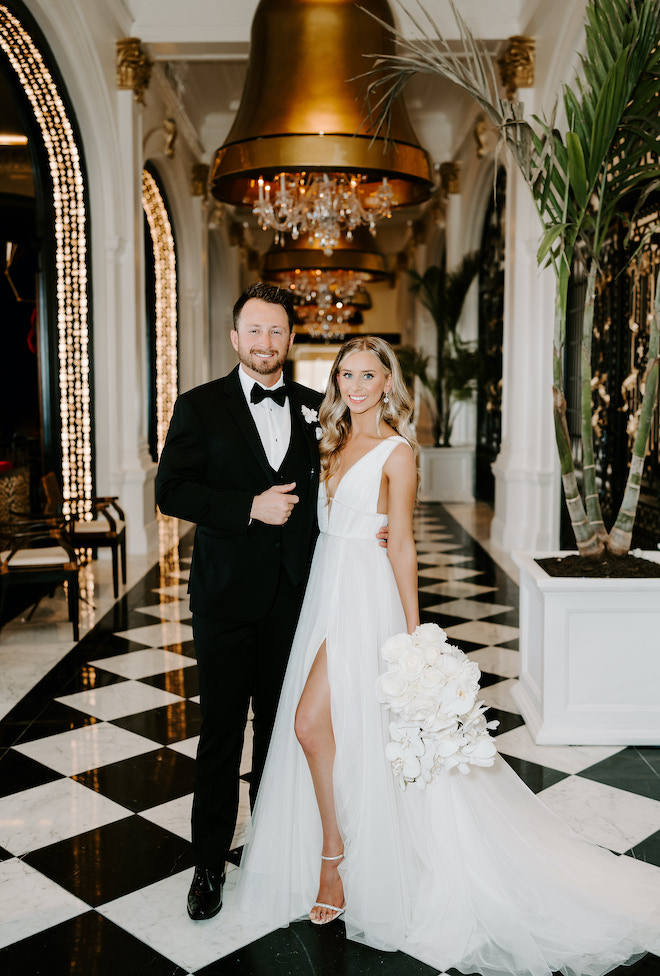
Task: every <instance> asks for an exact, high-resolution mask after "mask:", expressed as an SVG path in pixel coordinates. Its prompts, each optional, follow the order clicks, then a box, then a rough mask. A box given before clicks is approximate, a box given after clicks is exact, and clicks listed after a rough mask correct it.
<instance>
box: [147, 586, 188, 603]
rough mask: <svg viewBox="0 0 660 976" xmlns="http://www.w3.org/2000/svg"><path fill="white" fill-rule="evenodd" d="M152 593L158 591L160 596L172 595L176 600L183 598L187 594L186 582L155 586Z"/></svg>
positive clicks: (185, 597)
mask: <svg viewBox="0 0 660 976" xmlns="http://www.w3.org/2000/svg"><path fill="white" fill-rule="evenodd" d="M151 592H152V593H160V594H161V595H162V596H172V597H175V598H176V599H178V600H185V599H187V596H188V584H187V583H170V585H169V586H156V587H155V588H154V589H153V590H152V591H151Z"/></svg>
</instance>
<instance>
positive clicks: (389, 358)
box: [319, 336, 419, 479]
mask: <svg viewBox="0 0 660 976" xmlns="http://www.w3.org/2000/svg"><path fill="white" fill-rule="evenodd" d="M354 352H372V353H373V354H374V356H376V358H377V359H378V361H379V362H380V364H381V366H382V367H383V370H384V372H385V374H386V375H387V376H391V377H392V389H391V390H389V392H388V393H387V399H388V401H389V402H388V403H386V402H385V400H384V399H381V401H380V403H379V404H378V419H377V425H376V429H377V430H379V429H380V424H381V421H384V422H385V423H386V424H389V426H390V427H393V428H394V430H395V431H396V432H397V434H400V435H401V437H405V439H406V440H407V441H408V443H409V444H410V446H411V447H412V449H413V451H414V452H415V458H417V454H418V451H419V446H418V444H417V439H416V437H415V428H414V427H413V425H412V423H411V417H412V412H413V404H412V400H411V399H410V396H409V395H408V390H407V389H406V384H405V383H404V382H403V375H402V373H401V367H400V366H399V360H398V359H397V358H396V354H395V352H394V350H393V349H392V347H391V346H390V344H389V343H388V342H385V340H384V339H379V338H378V336H355V337H354V338H353V339H349V340H348V342H345V343H344V345H343V346H342V347H341V349H340V350H339V353H338V354H337V358H336V359H335V361H334V363H333V364H332V369H331V371H330V379H329V380H328V387H327V389H326V391H325V397H324V398H323V402H322V404H321V406H320V408H319V421H320V423H321V427H322V429H323V437H322V438H321V441H320V443H319V452H320V455H321V476H322V478H324V479H327V478H329V477H330V476H331V475H332V473H333V471H334V470H335V469H336V467H337V464H338V463H339V452H340V451H341V449H342V447H343V446H344V444H345V443H346V440H347V438H348V435H349V433H350V429H351V413H350V410H349V409H348V407H347V406H346V404H345V403H344V401H343V400H342V398H341V393H340V392H339V384H338V382H337V376H338V374H339V370H340V369H341V364H342V363H343V361H344V360H345V359H346V358H347V357H348V356H350V355H352V354H353V353H354Z"/></svg>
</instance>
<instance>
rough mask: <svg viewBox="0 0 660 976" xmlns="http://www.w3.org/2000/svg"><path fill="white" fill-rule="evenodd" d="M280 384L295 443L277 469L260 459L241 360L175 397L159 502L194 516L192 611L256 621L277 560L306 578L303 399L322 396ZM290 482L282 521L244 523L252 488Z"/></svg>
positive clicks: (310, 431)
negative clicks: (290, 507) (290, 500)
mask: <svg viewBox="0 0 660 976" xmlns="http://www.w3.org/2000/svg"><path fill="white" fill-rule="evenodd" d="M287 392H288V400H287V405H288V408H289V409H290V410H291V445H292V446H291V448H290V450H289V455H287V459H288V460H287V459H285V464H284V465H283V468H281V469H280V473H279V474H278V472H276V471H274V470H273V468H271V466H270V464H269V463H268V459H267V458H266V454H265V452H264V449H263V446H262V444H261V439H260V437H259V434H258V432H257V428H256V426H255V423H254V421H253V419H252V414H251V413H250V409H249V407H248V405H247V403H246V401H245V396H244V394H243V390H242V388H241V383H240V380H239V378H238V367H236V369H234V370H233V371H232V372H231V373H230V374H229V375H228V376H224V377H222V378H221V379H219V380H214V381H213V382H211V383H206V384H204V385H203V386H198V387H196V388H195V389H193V390H189V391H188V392H187V393H184V394H182V395H181V396H180V397H179V398H178V399H177V401H176V404H175V407H174V413H173V415H172V420H171V423H170V428H169V432H168V435H167V439H166V441H165V446H164V447H163V451H162V454H161V458H160V465H159V468H158V474H157V476H156V501H157V502H158V505H159V507H160V510H161V512H163V514H165V515H174V516H176V517H178V518H182V519H186V520H187V521H189V522H195V523H196V525H197V530H196V532H195V545H194V550H193V559H192V565H191V570H190V583H189V587H188V590H189V593H190V607H191V610H192V611H193V613H197V614H200V615H201V616H204V617H211V618H215V619H220V620H227V621H230V622H231V621H236V622H240V621H246V622H253V621H256V620H259V619H260V618H261V617H263V616H265V615H266V614H267V613H268V611H269V610H270V607H271V605H272V601H273V598H274V595H275V590H276V588H277V584H278V579H279V574H280V571H281V567H282V564H283V563H284V564H285V565H286V568H287V570H288V572H289V575H290V576H291V579H292V582H293V583H299V582H302V580H304V578H305V575H306V573H307V570H308V566H309V559H310V555H311V550H312V546H313V542H314V539H315V537H316V532H317V523H316V500H317V492H318V475H319V455H318V441H317V430H320V428H319V426H318V422H317V421H314V420H313V419H312V418H310V416H309V414H308V415H307V416H305V415H304V413H303V409H302V408H303V406H304V407H307V408H309V409H311V410H316V411H318V407H319V405H320V402H321V400H322V396H321V394H320V393H317V392H316V391H315V390H310V389H308V388H307V387H304V386H300V384H298V383H292V382H287ZM285 466H286V467H285ZM283 472H284V473H286V474H287V475H288V477H283ZM292 473H295V475H296V476H295V477H290V475H291V474H292ZM290 481H296V488H295V489H294V494H296V495H298V496H299V498H300V501H299V502H298V504H297V505H296V506H295V508H294V511H293V513H292V515H291V518H290V519H289V521H288V522H287V523H286V524H285V525H284V526H274V525H266V524H265V523H263V522H259V521H256V520H254V521H252V523H250V508H251V506H252V500H253V498H254V496H255V495H258V494H260V493H261V492H263V491H266V490H267V489H268V488H270V487H271V486H272V485H274V484H278V483H279V484H282V483H289V482H290Z"/></svg>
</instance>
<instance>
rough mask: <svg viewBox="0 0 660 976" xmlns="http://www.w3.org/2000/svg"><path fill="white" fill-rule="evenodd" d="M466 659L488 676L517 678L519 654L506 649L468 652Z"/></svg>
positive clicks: (496, 648) (483, 648)
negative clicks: (497, 675) (473, 662)
mask: <svg viewBox="0 0 660 976" xmlns="http://www.w3.org/2000/svg"><path fill="white" fill-rule="evenodd" d="M468 657H469V658H470V660H471V661H476V662H477V664H478V665H479V667H480V668H481V670H482V671H487V672H488V673H489V674H499V675H501V676H502V677H503V678H517V677H518V675H519V673H520V652H519V651H511V650H509V649H508V648H506V647H482V648H480V649H479V650H478V651H470V652H469V653H468Z"/></svg>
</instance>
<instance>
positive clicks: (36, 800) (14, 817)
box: [0, 779, 129, 857]
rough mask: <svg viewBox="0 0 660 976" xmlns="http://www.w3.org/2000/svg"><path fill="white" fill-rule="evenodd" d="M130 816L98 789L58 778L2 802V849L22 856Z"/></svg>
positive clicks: (0, 807)
mask: <svg viewBox="0 0 660 976" xmlns="http://www.w3.org/2000/svg"><path fill="white" fill-rule="evenodd" d="M128 815H129V812H128V810H126V809H125V808H124V807H122V806H120V805H119V804H118V803H114V802H113V801H112V800H108V799H106V797H104V796H101V795H100V794H99V793H96V792H95V791H94V790H88V789H87V788H86V787H85V786H81V785H80V784H79V783H74V782H73V781H72V780H70V779H58V780H56V781H55V782H54V783H45V784H44V785H43V786H35V787H34V788H33V789H31V790H25V791H24V792H23V793H13V794H12V795H11V796H6V797H3V798H2V799H0V847H4V848H5V850H7V851H9V853H10V854H15V855H17V856H19V857H20V856H22V855H24V854H26V853H27V852H28V851H36V850H38V849H40V848H42V847H46V846H48V845H50V844H55V843H57V842H58V841H61V840H64V839H66V838H67V837H75V836H76V835H77V834H80V833H82V832H83V831H85V830H93V829H95V828H96V827H101V826H103V825H104V824H109V823H114V822H115V821H117V820H121V819H122V818H123V817H126V816H128Z"/></svg>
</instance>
